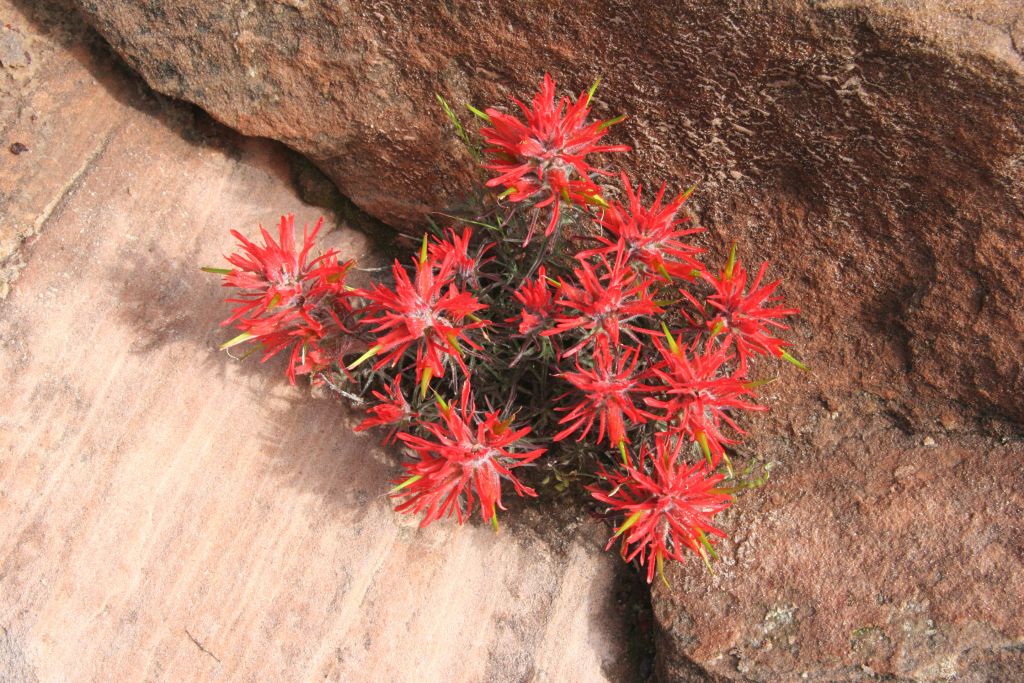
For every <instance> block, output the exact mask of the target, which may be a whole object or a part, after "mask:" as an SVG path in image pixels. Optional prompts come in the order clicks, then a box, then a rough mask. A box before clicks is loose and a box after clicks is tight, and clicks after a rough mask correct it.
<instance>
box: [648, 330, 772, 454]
mask: <svg viewBox="0 0 1024 683" xmlns="http://www.w3.org/2000/svg"><path fill="white" fill-rule="evenodd" d="M653 342H654V346H655V348H657V350H658V353H659V354H660V355H661V358H662V362H661V363H659V364H657V365H655V366H654V367H653V368H652V372H653V374H654V376H655V377H656V378H657V379H659V380H661V383H660V385H659V386H658V390H659V391H658V395H657V396H652V397H649V398H646V399H644V401H645V403H646V404H647V405H648V406H650V407H651V408H655V409H659V410H661V411H662V413H661V414H660V415H659V419H661V420H664V421H665V422H666V423H668V426H669V429H670V431H672V432H673V433H681V434H685V435H686V436H687V437H688V438H689V439H690V440H691V441H694V442H696V443H699V444H700V445H701V447H702V448H703V449H704V450H705V452H706V454H707V455H708V457H709V459H710V460H711V465H712V466H717V465H718V463H719V462H720V461H721V459H722V457H723V455H724V453H725V448H724V446H725V445H728V444H734V443H737V441H736V440H734V439H729V438H727V437H726V436H725V435H724V434H723V433H722V424H723V423H725V424H727V425H729V426H730V427H731V428H732V429H734V430H735V431H736V432H737V433H739V434H742V433H743V430H741V429H740V428H739V425H737V424H736V421H735V420H734V419H733V418H732V417H730V415H729V413H730V411H734V410H765V407H764V406H759V405H757V404H754V403H750V402H749V401H746V400H744V397H746V396H753V394H754V391H753V389H752V388H751V386H750V384H749V383H748V382H747V381H746V380H745V379H744V377H743V376H742V375H741V374H740V373H739V372H738V371H736V372H734V373H732V374H729V373H727V372H724V371H723V366H724V365H725V364H726V361H728V360H729V358H730V356H729V353H728V347H726V346H723V345H717V346H716V345H707V346H704V347H701V346H699V345H698V344H697V342H696V341H695V342H694V343H693V344H692V345H690V346H689V347H684V346H682V345H681V344H680V343H679V341H676V342H675V344H674V346H675V348H672V346H671V345H670V346H666V345H664V344H662V343H661V340H660V339H658V338H657V337H654V338H653Z"/></svg>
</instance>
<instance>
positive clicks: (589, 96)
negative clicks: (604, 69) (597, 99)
mask: <svg viewBox="0 0 1024 683" xmlns="http://www.w3.org/2000/svg"><path fill="white" fill-rule="evenodd" d="M599 85H601V77H600V76H598V77H597V80H596V81H594V85H592V86H590V90H588V91H587V106H588V107H589V106H590V100H591V99H592V98H593V97H594V93H596V92H597V86H599Z"/></svg>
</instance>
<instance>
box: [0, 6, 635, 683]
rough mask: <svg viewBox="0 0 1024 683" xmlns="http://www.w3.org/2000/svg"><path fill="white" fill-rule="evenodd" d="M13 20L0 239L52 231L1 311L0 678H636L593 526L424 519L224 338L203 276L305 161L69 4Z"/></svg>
mask: <svg viewBox="0 0 1024 683" xmlns="http://www.w3.org/2000/svg"><path fill="white" fill-rule="evenodd" d="M0 17H3V21H4V22H5V23H9V25H10V28H6V29H5V30H11V31H15V32H17V33H18V34H19V35H20V36H22V37H23V38H22V40H23V41H24V43H25V44H27V45H28V46H29V54H30V55H31V59H32V62H31V64H32V67H33V69H34V71H33V73H32V75H31V77H30V78H27V79H25V80H24V81H22V82H21V83H22V85H21V87H20V88H18V89H17V90H12V91H11V93H12V96H14V97H16V98H17V99H16V103H17V105H18V106H17V107H10V108H8V107H7V105H8V100H0V101H2V102H3V106H4V110H3V114H2V116H0V126H2V130H3V131H4V136H5V137H4V139H3V147H4V149H3V150H2V151H0V155H3V156H2V157H0V158H2V161H0V172H2V174H0V192H2V193H3V196H4V197H6V198H8V199H6V200H5V201H6V204H5V214H4V215H5V219H4V220H5V223H4V227H5V229H6V228H7V226H9V225H10V223H8V222H7V221H9V220H10V221H15V222H16V221H25V222H27V224H29V225H37V226H38V227H39V232H38V234H37V236H36V237H34V238H32V239H31V240H29V241H27V242H26V243H24V244H22V247H21V252H22V256H23V260H24V261H25V263H26V264H27V265H26V266H25V267H24V269H23V271H22V275H21V277H20V278H19V279H18V281H17V283H16V284H15V286H14V287H13V289H12V293H11V294H10V295H9V296H8V298H7V299H6V300H5V301H4V302H2V303H0V386H2V387H3V391H2V392H0V681H12V682H14V681H17V682H18V683H25V682H29V681H36V680H38V681H143V680H147V681H207V680H231V681H271V680H277V681H301V680H318V681H319V680H333V681H345V682H349V681H464V682H467V683H475V682H476V681H485V680H486V681H507V682H509V683H512V682H518V681H523V680H536V681H581V682H583V681H585V682H587V683H590V682H591V681H601V680H609V681H619V680H622V679H623V678H624V677H625V678H627V679H628V674H627V671H628V669H629V662H630V659H629V656H628V655H627V653H626V651H625V649H626V643H628V642H629V637H628V635H627V634H626V633H625V632H624V631H625V629H624V628H623V626H622V625H623V623H624V622H623V620H622V619H620V614H619V610H618V608H617V607H616V597H615V593H616V578H615V577H616V571H617V569H618V566H619V563H618V562H617V561H616V559H615V558H614V557H612V556H608V555H605V554H603V553H602V552H601V551H600V548H599V546H598V540H597V539H595V538H594V537H593V536H594V535H595V534H596V535H600V534H601V531H600V530H599V528H597V527H595V526H594V525H591V524H587V525H584V526H582V527H581V528H580V529H578V530H576V529H573V528H572V526H570V527H567V528H566V529H565V530H564V534H563V535H561V536H558V537H551V536H549V537H548V540H541V539H539V538H538V537H537V536H536V535H535V534H533V533H532V532H531V531H530V528H531V525H530V524H528V523H526V521H525V520H524V518H523V517H521V516H518V517H517V516H516V515H512V514H510V515H508V516H506V518H505V527H504V528H503V530H502V533H501V534H500V535H495V534H494V532H493V531H492V530H491V529H490V528H489V527H488V528H476V527H473V526H467V527H464V528H454V527H453V526H451V525H444V524H440V525H435V526H433V527H432V528H430V529H429V530H426V531H421V530H418V529H417V527H416V522H415V520H412V519H407V518H401V517H399V516H398V515H395V514H394V513H393V512H392V510H391V509H390V508H391V506H390V504H389V501H388V498H387V496H386V495H385V494H386V492H387V489H388V487H389V484H388V480H389V478H390V477H392V476H394V475H395V474H396V470H397V469H398V468H397V463H396V461H395V460H394V458H393V457H392V456H389V455H387V454H385V453H383V452H381V451H380V450H378V449H376V448H375V447H374V446H373V440H372V438H369V437H367V438H364V437H361V436H357V435H353V434H352V432H351V426H352V424H353V419H352V418H351V417H350V416H348V415H346V413H345V412H344V411H343V410H342V408H341V407H340V406H338V405H337V404H336V403H335V402H333V401H328V400H321V401H316V400H313V399H310V398H309V397H308V395H307V392H306V391H304V390H303V389H301V388H295V387H289V386H288V384H287V382H286V381H284V380H283V378H282V374H281V370H282V368H281V367H280V365H276V366H273V367H269V366H259V365H258V364H255V363H244V364H240V363H237V362H235V361H234V360H232V359H230V358H228V357H227V356H225V355H224V354H221V353H218V352H217V350H216V346H217V343H218V342H219V341H222V340H223V339H224V338H225V337H224V333H223V332H222V331H219V330H218V329H217V326H216V323H217V320H218V319H219V318H221V317H222V316H223V315H224V313H225V308H224V304H223V303H222V302H221V298H222V295H223V292H222V291H221V288H220V287H219V285H218V282H217V280H216V278H213V277H210V276H207V275H205V274H203V273H200V272H199V270H198V266H199V265H201V264H204V263H205V264H216V263H217V262H218V261H219V260H220V257H221V255H222V254H223V253H224V252H225V251H226V250H228V249H230V248H231V246H232V244H231V240H230V238H229V236H228V235H227V232H226V230H227V228H229V227H238V228H241V229H242V230H245V231H252V230H254V228H255V225H256V223H257V222H263V223H264V224H267V223H271V222H273V221H274V220H275V218H276V212H277V211H278V209H279V208H280V209H291V210H294V211H295V212H296V213H297V216H298V220H299V221H300V222H303V221H306V222H308V221H311V220H313V219H315V218H316V216H317V214H318V213H319V210H318V208H317V207H314V206H309V205H307V204H305V203H304V202H303V201H302V200H301V199H299V198H298V197H297V196H296V195H295V194H294V192H293V191H292V190H291V188H290V186H289V183H288V175H289V166H288V153H287V151H286V150H284V149H283V148H282V147H281V146H280V145H277V144H275V143H270V142H267V141H259V140H246V139H243V138H241V137H240V136H237V135H234V134H231V133H230V132H228V131H225V130H223V129H221V127H219V126H216V125H214V124H212V122H209V121H206V117H205V116H203V115H201V114H197V113H196V112H194V110H193V109H192V108H191V107H188V106H185V105H181V104H173V103H172V104H168V103H167V102H166V101H163V100H159V99H155V98H154V97H153V96H152V95H150V94H146V92H145V90H144V88H142V87H141V86H140V85H139V84H138V83H137V82H136V81H135V80H134V79H129V78H127V76H128V75H129V74H126V73H125V72H124V71H123V69H122V68H121V67H119V66H118V65H116V64H115V63H114V60H113V59H112V58H111V57H109V56H104V55H103V54H96V53H94V52H93V51H91V50H90V49H89V48H90V46H89V45H88V44H85V43H83V42H82V40H83V39H84V36H83V35H82V32H75V31H70V32H69V31H67V30H65V29H67V26H65V22H66V18H65V17H64V16H62V15H61V14H59V13H56V12H45V11H41V10H40V8H39V7H38V6H36V7H35V8H34V9H32V10H30V11H28V10H26V11H24V12H23V11H22V10H19V8H18V7H14V6H12V5H11V3H10V2H9V1H8V0H0ZM37 48H38V49H37ZM44 48H45V49H44ZM204 121H206V123H204ZM13 141H23V142H24V143H25V144H26V146H28V147H29V150H30V151H28V152H24V153H22V154H19V155H11V154H9V153H8V152H7V150H6V148H7V147H8V145H9V144H11V143H12V142H13ZM16 224H17V225H21V224H22V223H16ZM5 234H6V233H5ZM330 239H331V240H332V241H333V242H334V246H336V247H337V248H339V249H340V250H341V251H342V253H344V254H345V255H347V256H363V255H365V254H366V252H367V248H368V243H367V239H366V237H365V236H363V235H361V234H359V233H356V232H353V231H352V230H350V229H347V228H344V227H343V228H340V229H337V230H335V231H334V232H332V234H331V235H330ZM524 514H525V513H524ZM580 531H582V533H580ZM559 539H560V540H559ZM549 541H550V542H549Z"/></svg>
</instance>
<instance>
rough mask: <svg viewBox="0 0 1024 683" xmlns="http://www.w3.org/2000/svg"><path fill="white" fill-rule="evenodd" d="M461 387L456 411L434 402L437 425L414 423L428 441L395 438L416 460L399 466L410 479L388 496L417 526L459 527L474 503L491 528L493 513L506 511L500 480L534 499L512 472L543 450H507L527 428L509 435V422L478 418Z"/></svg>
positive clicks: (484, 416)
mask: <svg viewBox="0 0 1024 683" xmlns="http://www.w3.org/2000/svg"><path fill="white" fill-rule="evenodd" d="M462 387H463V388H462V398H461V400H460V401H459V404H458V406H455V405H448V404H446V403H444V402H441V401H439V404H438V411H439V413H440V419H439V420H437V421H434V422H420V423H419V426H420V427H421V428H422V430H423V431H425V432H426V433H427V434H428V436H427V438H424V437H421V436H416V435H414V434H410V433H408V432H401V433H399V434H398V438H399V439H401V440H402V442H403V443H405V445H406V446H408V447H409V448H411V449H412V450H413V451H414V452H415V453H416V454H417V456H418V459H417V460H416V461H414V462H411V463H405V464H404V465H403V467H405V469H406V472H407V473H408V474H409V476H408V478H406V479H404V480H401V481H398V482H396V483H397V484H398V486H397V487H396V488H395V490H394V492H393V495H394V496H396V497H399V498H403V499H404V500H403V502H402V503H400V504H399V505H398V506H397V507H396V508H395V509H396V510H398V511H399V512H411V513H413V514H422V515H423V521H422V522H421V523H420V526H426V525H428V524H430V523H431V522H433V521H434V520H436V519H440V518H441V517H445V516H454V517H455V518H456V519H457V520H458V521H459V523H460V524H461V523H462V522H463V521H464V520H465V519H466V518H467V517H469V516H470V515H471V514H472V513H473V505H474V501H477V500H478V501H479V502H480V512H481V514H482V515H483V518H484V521H492V523H496V522H497V518H496V516H495V515H496V514H497V510H498V509H501V510H504V509H505V508H504V506H502V504H501V481H502V480H503V479H504V480H506V481H508V482H509V483H511V484H512V487H513V489H514V490H515V492H516V494H517V495H519V496H536V495H537V494H536V492H535V491H534V490H533V489H531V488H530V487H529V486H525V485H524V484H523V483H522V482H521V481H519V479H517V478H516V476H515V475H514V474H512V470H513V469H515V468H517V467H522V466H523V465H525V464H526V463H529V462H532V461H534V460H536V459H537V458H539V457H540V456H541V455H542V454H543V453H544V450H545V449H543V448H532V449H529V450H512V449H513V447H516V446H517V444H518V443H519V442H520V441H522V439H523V438H524V437H525V436H526V435H527V434H529V433H530V428H529V427H523V428H521V429H513V428H512V420H511V419H504V420H503V419H501V418H500V417H499V414H498V413H497V412H495V411H488V412H483V413H478V411H477V409H476V406H475V405H474V403H473V396H472V394H471V390H470V386H469V383H468V382H467V383H465V384H463V385H462Z"/></svg>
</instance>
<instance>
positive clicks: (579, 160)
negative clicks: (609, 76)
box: [480, 74, 630, 243]
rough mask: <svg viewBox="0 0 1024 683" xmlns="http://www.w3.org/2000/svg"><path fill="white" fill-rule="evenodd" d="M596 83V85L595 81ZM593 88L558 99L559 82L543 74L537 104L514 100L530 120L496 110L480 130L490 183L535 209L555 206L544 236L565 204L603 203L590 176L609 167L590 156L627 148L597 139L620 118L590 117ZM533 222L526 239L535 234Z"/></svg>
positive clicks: (490, 185)
mask: <svg viewBox="0 0 1024 683" xmlns="http://www.w3.org/2000/svg"><path fill="white" fill-rule="evenodd" d="M595 87H596V84H595ZM592 94H593V90H591V92H589V93H581V94H580V96H579V97H578V98H577V99H576V101H575V102H570V101H569V99H568V98H567V97H562V98H559V99H558V100H557V102H556V100H555V81H554V79H552V78H551V76H550V75H547V74H545V76H544V82H543V83H541V86H540V90H539V91H538V92H537V94H536V95H535V96H534V98H533V108H532V109H531V108H530V107H527V106H526V105H525V104H523V103H522V102H520V101H519V100H513V101H514V102H515V103H516V105H517V106H518V107H519V109H521V110H522V112H523V115H524V116H525V117H526V121H525V122H524V121H522V120H521V119H519V118H518V117H515V116H512V115H510V114H503V113H501V112H500V111H498V110H497V109H487V110H486V120H487V122H488V123H489V124H490V125H489V126H488V127H484V128H481V129H480V134H481V135H483V137H484V141H485V142H486V143H487V145H488V146H487V148H486V149H485V150H484V152H485V154H486V155H487V163H486V164H485V167H486V168H488V169H490V170H492V171H496V172H497V173H498V175H497V176H496V177H494V178H492V179H491V180H489V181H487V187H504V188H505V192H504V193H503V195H504V196H506V197H508V199H509V201H512V202H522V201H526V200H531V201H533V202H534V204H533V206H534V207H535V208H543V207H547V206H550V207H551V217H550V219H549V220H548V225H547V228H546V229H545V231H544V233H545V235H548V236H550V235H551V234H552V233H553V232H554V231H555V228H556V227H557V226H558V221H559V217H560V215H561V214H560V211H561V209H560V207H561V202H562V201H563V200H564V201H566V202H569V203H572V204H576V205H579V206H589V205H601V204H603V203H604V200H603V199H601V189H600V188H599V187H598V186H597V184H596V183H595V182H594V180H593V179H592V178H591V175H592V174H597V175H607V171H603V170H601V169H598V168H595V167H594V166H591V165H590V162H589V161H588V160H587V156H589V155H591V154H596V153H598V152H628V151H629V149H630V148H629V146H628V145H600V144H598V141H600V139H601V138H603V137H604V136H605V135H607V133H608V129H609V128H610V127H611V125H612V124H613V123H617V122H618V121H620V120H622V119H621V118H620V119H614V120H608V121H592V122H590V123H587V116H588V115H589V114H590V99H591V96H592ZM533 225H534V224H533V223H531V227H530V230H529V231H528V232H527V236H526V242H527V243H528V242H529V241H530V237H531V236H532V234H533Z"/></svg>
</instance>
